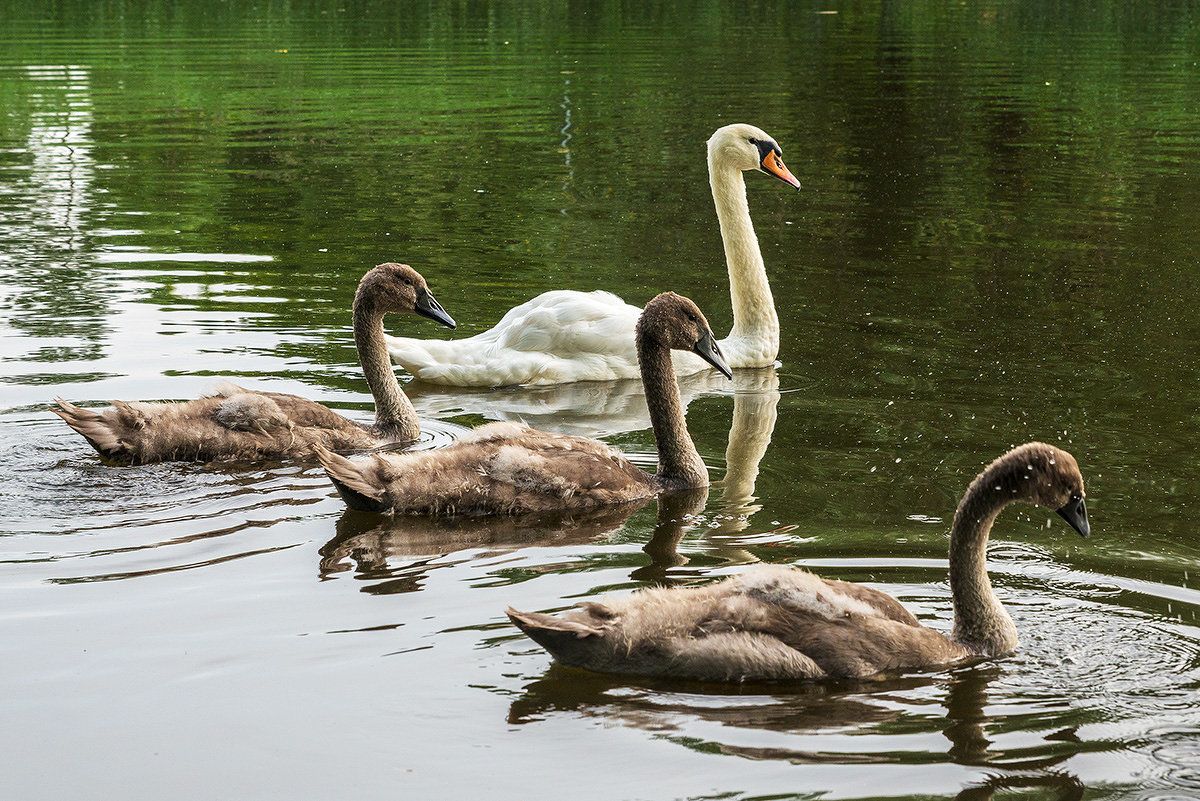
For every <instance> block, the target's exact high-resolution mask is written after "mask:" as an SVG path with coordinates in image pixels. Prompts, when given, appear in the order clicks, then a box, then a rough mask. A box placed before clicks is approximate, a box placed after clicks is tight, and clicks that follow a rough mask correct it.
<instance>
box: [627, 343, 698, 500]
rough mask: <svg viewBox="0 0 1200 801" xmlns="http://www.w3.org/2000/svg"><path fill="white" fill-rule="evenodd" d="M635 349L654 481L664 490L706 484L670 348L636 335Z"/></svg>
mask: <svg viewBox="0 0 1200 801" xmlns="http://www.w3.org/2000/svg"><path fill="white" fill-rule="evenodd" d="M637 348H638V362H639V363H640V365H641V369H642V384H643V386H644V387H645V390H646V406H647V407H648V408H649V410H650V425H651V427H652V428H653V429H654V443H655V445H656V446H657V447H658V474H657V477H658V480H659V481H660V482H662V484H663V486H664V487H666V488H667V489H684V488H690V487H707V486H708V468H706V467H705V466H704V460H703V459H701V458H700V453H699V452H698V451H697V450H696V446H695V444H694V443H693V442H692V438H691V436H690V435H689V434H688V430H687V418H686V417H684V413H683V402H682V401H681V400H680V398H679V383H678V382H677V381H676V380H675V369H674V367H673V366H672V364H671V351H670V349H669V348H668V347H667V346H666V345H663V344H662V343H659V342H655V341H653V340H651V339H649V338H647V337H643V336H641V335H640V334H639V336H638V340H637Z"/></svg>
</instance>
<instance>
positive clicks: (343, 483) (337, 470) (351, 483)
mask: <svg viewBox="0 0 1200 801" xmlns="http://www.w3.org/2000/svg"><path fill="white" fill-rule="evenodd" d="M313 450H314V451H315V452H316V454H317V459H319V460H320V461H321V467H324V468H325V474H326V475H328V476H329V480H330V481H332V482H333V486H334V487H336V488H337V491H338V494H339V495H341V496H342V500H343V501H345V502H346V505H347V506H349V507H350V508H351V509H358V510H361V511H364V512H386V511H387V510H388V506H387V503H386V501H385V496H384V493H383V488H382V487H380V486H378V485H376V484H373V483H372V482H371V481H370V480H369V479H367V477H366V475H365V474H364V472H363V469H362V465H365V464H367V462H366V461H361V462H352V461H350V460H349V459H347V458H346V457H345V456H340V455H338V454H336V453H334V452H333V451H331V450H329V449H328V448H326V447H324V446H323V445H314V446H313Z"/></svg>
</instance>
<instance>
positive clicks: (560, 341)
mask: <svg viewBox="0 0 1200 801" xmlns="http://www.w3.org/2000/svg"><path fill="white" fill-rule="evenodd" d="M747 170H759V171H761V172H765V173H767V174H768V175H773V176H775V177H776V178H778V179H779V180H781V181H783V182H784V183H786V184H789V185H791V186H793V187H796V188H797V189H799V188H800V182H799V181H797V180H796V177H795V176H794V175H792V173H791V172H790V171H789V170H788V168H787V167H785V166H784V164H783V159H782V152H781V151H780V149H779V145H778V144H776V142H775V140H774V139H772V138H771V137H770V136H768V135H767V134H766V133H764V132H763V131H761V130H759V129H758V128H755V127H754V126H753V125H745V124H740V123H739V124H735V125H726V126H725V127H723V128H719V129H718V130H717V132H716V133H714V134H713V135H712V137H711V138H710V139H709V140H708V180H709V184H710V185H711V186H712V194H713V202H714V203H716V207H717V219H718V220H719V221H720V223H721V238H722V240H723V241H724V243H725V261H726V263H727V265H728V267H729V291H730V295H731V296H732V300H733V330H731V331H730V332H729V336H727V337H726V338H725V339H722V340H721V341H720V342H719V343H718V344H719V345H720V348H721V352H722V353H724V354H725V355H726V358H727V359H728V362H729V365H730V366H731V367H765V366H767V365H769V364H772V363H773V362H774V361H775V356H776V355H777V354H778V353H779V318H778V316H776V314H775V301H774V300H773V299H772V297H771V287H770V285H769V284H768V283H767V270H766V267H765V266H764V265H763V260H762V253H761V252H760V251H759V248H758V237H756V236H755V234H754V225H753V224H752V223H751V221H750V207H749V205H748V204H747V202H746V182H745V180H744V179H743V178H742V173H743V172H744V171H747ZM641 311H642V310H641V309H639V308H638V307H637V306H631V305H629V304H628V303H626V302H625V301H623V300H621V299H620V298H618V297H617V296H616V295H614V294H612V293H611V292H602V291H600V292H576V291H572V290H564V289H559V290H554V291H551V292H546V293H544V294H541V295H538V296H537V297H536V298H534V299H533V300H530V301H528V302H526V303H523V304H521V305H520V306H517V307H515V308H513V309H510V310H509V312H508V313H507V314H505V315H504V317H503V318H501V320H500V322H499V323H497V324H496V326H495V327H494V328H491V329H489V330H487V331H484V332H483V333H481V334H476V335H475V336H473V337H467V338H466V339H455V340H445V339H412V338H409V337H392V336H389V337H387V343H388V352H389V353H390V354H391V357H392V360H393V361H395V362H397V363H399V364H400V365H402V366H403V367H404V369H406V370H408V371H409V372H410V373H412V374H413V375H414V376H415V377H416V378H418V379H421V380H423V381H429V382H432V383H435V384H450V385H453V386H464V387H469V386H488V387H494V386H511V385H514V384H560V383H565V382H568V381H609V380H612V379H618V378H636V377H637V376H638V375H639V373H638V362H637V350H636V348H635V347H634V341H633V332H634V328H635V327H636V326H637V320H638V316H639V315H640V314H641ZM708 366H709V365H707V364H706V363H705V362H704V361H703V360H702V359H700V358H699V357H698V356H693V355H691V354H679V355H678V356H677V357H676V358H675V371H676V373H679V374H681V375H687V374H690V373H695V372H699V371H700V370H703V369H705V368H707V367H708Z"/></svg>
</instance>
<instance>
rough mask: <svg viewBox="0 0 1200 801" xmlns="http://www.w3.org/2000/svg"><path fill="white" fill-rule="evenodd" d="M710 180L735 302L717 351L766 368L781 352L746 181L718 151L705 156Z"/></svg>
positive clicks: (736, 364)
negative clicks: (723, 338) (729, 326)
mask: <svg viewBox="0 0 1200 801" xmlns="http://www.w3.org/2000/svg"><path fill="white" fill-rule="evenodd" d="M708 180H709V184H710V185H711V186H712V195H713V202H714V203H715V204H716V207H717V219H718V220H719V221H720V223H721V240H722V242H723V243H724V244H725V263H726V265H727V266H728V268H729V294H730V297H731V299H732V302H733V330H731V331H730V332H729V336H728V337H727V338H726V339H725V340H723V341H722V342H721V349H722V350H723V351H725V357H726V359H727V361H728V362H729V364H730V366H732V367H765V366H767V365H769V364H771V363H772V362H774V361H775V357H776V356H777V355H778V354H779V317H778V316H777V315H776V314H775V300H774V298H772V297H771V286H770V284H768V283H767V268H766V266H765V265H764V264H763V258H762V252H761V251H760V250H759V248H758V237H757V236H755V234H754V223H752V222H751V220H750V206H749V204H748V203H747V202H746V181H745V179H744V178H743V177H742V171H741V170H739V169H737V168H735V167H732V166H730V165H728V164H725V163H723V162H722V160H721V156H720V151H719V150H717V151H712V152H709V154H708Z"/></svg>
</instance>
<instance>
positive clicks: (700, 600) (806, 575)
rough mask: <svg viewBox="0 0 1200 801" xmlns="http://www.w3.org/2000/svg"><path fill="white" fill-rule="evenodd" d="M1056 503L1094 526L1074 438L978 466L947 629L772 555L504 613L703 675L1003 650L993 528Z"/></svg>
mask: <svg viewBox="0 0 1200 801" xmlns="http://www.w3.org/2000/svg"><path fill="white" fill-rule="evenodd" d="M1015 502H1023V503H1030V504H1034V505H1037V506H1043V507H1047V508H1050V509H1054V510H1056V511H1057V512H1058V514H1059V515H1060V516H1062V517H1063V518H1064V519H1065V520H1066V521H1067V522H1068V523H1069V524H1070V525H1071V526H1072V527H1073V528H1074V529H1075V530H1076V531H1078V532H1079V533H1080V534H1082V535H1083V536H1085V537H1086V536H1088V534H1089V531H1090V527H1089V524H1088V519H1087V510H1086V507H1085V504H1084V489H1083V478H1082V476H1081V475H1080V472H1079V467H1078V465H1077V464H1076V462H1075V459H1074V458H1073V457H1072V456H1071V455H1070V454H1069V453H1067V452H1066V451H1063V450H1061V449H1059V448H1056V447H1054V446H1053V445H1047V444H1045V443H1041V442H1030V443H1027V444H1025V445H1021V446H1020V447H1017V448H1014V449H1013V450H1011V451H1009V452H1008V453H1006V454H1004V455H1003V456H1001V457H1000V458H998V459H996V460H995V461H994V462H992V463H991V464H990V465H988V466H987V468H985V469H984V470H983V472H982V473H980V474H979V476H978V477H976V479H975V480H974V481H973V482H972V483H971V485H970V487H969V488H968V489H967V492H966V494H965V495H964V496H963V498H962V501H961V503H959V505H958V510H957V511H956V512H955V515H954V522H953V524H952V526H951V531H950V588H951V592H952V595H953V601H954V628H953V630H952V632H951V634H950V636H948V637H947V636H946V635H944V634H942V633H940V632H937V631H934V630H933V629H930V628H926V627H925V626H922V625H921V624H920V622H919V621H918V620H917V619H916V618H915V617H914V616H913V615H912V613H911V612H909V611H908V610H907V609H905V608H904V607H903V606H902V605H901V604H900V602H899V601H897V600H896V599H895V598H893V597H891V596H890V595H887V594H885V593H882V592H880V591H878V590H874V589H872V588H870V587H865V586H863V585H861V584H854V583H850V582H846V581H836V580H831V579H822V578H819V577H818V576H816V575H814V574H812V573H810V572H808V571H806V570H801V569H797V568H789V567H782V566H777V565H763V566H758V567H755V568H752V569H750V570H747V571H746V572H744V573H742V574H741V575H738V576H735V577H732V578H728V579H725V580H724V581H720V582H717V583H714V584H709V585H707V586H703V587H689V588H665V589H664V588H657V589H646V590H641V591H639V592H635V593H633V594H631V595H629V596H626V597H624V598H619V599H614V600H611V601H605V602H603V603H598V602H592V601H586V602H584V603H581V604H579V606H580V607H581V608H580V609H578V610H574V611H570V612H567V613H565V614H563V615H561V616H554V615H546V614H539V613H532V612H520V611H517V610H515V609H512V608H509V609H508V611H507V614H508V617H509V619H510V620H511V621H512V622H513V623H514V624H515V625H516V626H517V627H518V628H520V629H521V631H523V632H525V634H527V635H529V637H531V638H532V639H533V640H534V641H535V642H537V643H538V644H539V645H541V646H542V647H543V648H545V649H546V650H547V651H549V652H550V653H551V654H552V655H553V656H554V658H555V659H556V660H558V661H559V662H561V663H563V664H565V665H570V666H574V667H580V668H586V669H588V670H594V671H598V672H602V673H617V674H625V675H637V676H659V677H670V678H680V679H696V680H703V681H774V680H799V679H823V678H855V679H863V678H871V677H880V676H886V675H891V674H895V673H899V672H904V671H911V670H921V669H929V668H934V667H941V666H945V665H951V664H954V663H956V662H960V661H963V660H967V659H974V658H979V657H994V656H1003V655H1005V654H1008V653H1010V652H1012V651H1013V650H1014V649H1015V648H1016V647H1017V632H1016V627H1015V626H1014V625H1013V621H1012V618H1011V617H1010V616H1009V614H1008V612H1007V611H1005V609H1004V607H1003V605H1002V604H1001V603H1000V600H999V599H998V598H997V597H996V594H995V592H994V591H993V590H992V585H991V582H990V580H989V579H988V574H987V566H986V556H987V542H988V534H989V532H990V530H991V527H992V523H993V521H994V520H995V519H996V516H997V515H998V514H999V513H1000V511H1001V510H1002V509H1004V508H1005V507H1006V506H1008V505H1009V504H1011V503H1015Z"/></svg>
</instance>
